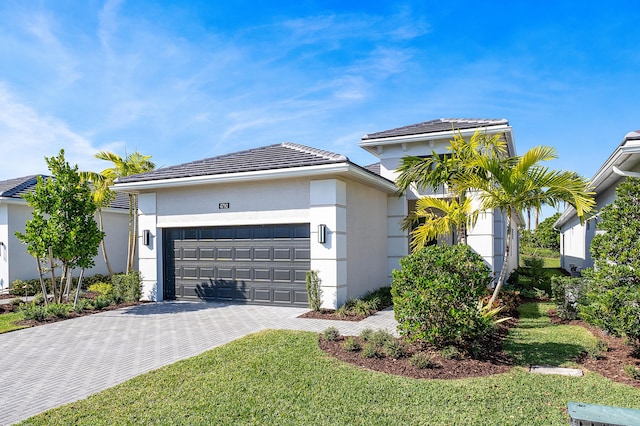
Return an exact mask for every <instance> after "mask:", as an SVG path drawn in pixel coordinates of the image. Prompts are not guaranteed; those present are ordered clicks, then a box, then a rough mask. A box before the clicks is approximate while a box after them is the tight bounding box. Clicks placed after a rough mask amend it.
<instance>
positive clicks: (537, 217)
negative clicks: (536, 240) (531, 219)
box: [536, 207, 540, 229]
mask: <svg viewBox="0 0 640 426" xmlns="http://www.w3.org/2000/svg"><path fill="white" fill-rule="evenodd" d="M538 219H540V209H539V208H537V207H536V229H538Z"/></svg>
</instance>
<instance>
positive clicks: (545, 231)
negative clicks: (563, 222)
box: [533, 213, 560, 250]
mask: <svg viewBox="0 0 640 426" xmlns="http://www.w3.org/2000/svg"><path fill="white" fill-rule="evenodd" d="M559 218H560V213H555V214H554V215H553V216H549V217H548V218H546V219H545V220H543V221H542V222H540V224H539V225H538V226H537V227H536V229H535V231H534V232H533V240H534V243H535V245H536V246H537V247H539V248H546V249H551V250H560V231H558V230H557V229H555V228H554V227H553V224H554V223H556V221H557V220H558V219H559Z"/></svg>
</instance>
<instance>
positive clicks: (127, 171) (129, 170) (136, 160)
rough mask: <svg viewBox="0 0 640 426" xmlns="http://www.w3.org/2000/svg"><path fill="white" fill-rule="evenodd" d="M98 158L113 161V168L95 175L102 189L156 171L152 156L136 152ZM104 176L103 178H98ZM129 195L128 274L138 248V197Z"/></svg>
mask: <svg viewBox="0 0 640 426" xmlns="http://www.w3.org/2000/svg"><path fill="white" fill-rule="evenodd" d="M96 158H98V159H100V160H105V161H111V162H112V163H113V167H110V168H107V169H104V170H103V171H102V172H101V173H100V174H99V175H94V178H95V179H96V180H100V181H103V182H101V183H100V187H101V188H107V189H108V187H109V186H111V185H113V182H114V181H115V180H116V179H117V178H119V177H122V176H131V175H135V174H139V173H144V172H148V171H151V170H153V169H155V167H156V165H155V164H154V163H153V162H151V160H150V159H151V156H150V155H142V154H140V153H139V152H137V151H136V152H134V153H132V154H129V155H127V156H126V157H125V158H122V157H120V156H119V155H117V154H114V153H112V152H107V151H100V152H99V153H97V154H96ZM98 176H102V178H98ZM128 195H129V242H128V244H127V271H126V272H127V273H129V272H131V271H132V270H133V264H134V262H135V258H136V251H137V248H138V238H137V235H138V196H137V195H136V194H128Z"/></svg>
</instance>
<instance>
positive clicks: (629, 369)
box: [624, 365, 640, 380]
mask: <svg viewBox="0 0 640 426" xmlns="http://www.w3.org/2000/svg"><path fill="white" fill-rule="evenodd" d="M624 372H625V373H627V376H629V377H631V378H632V379H634V380H640V368H638V367H636V366H633V365H625V366H624Z"/></svg>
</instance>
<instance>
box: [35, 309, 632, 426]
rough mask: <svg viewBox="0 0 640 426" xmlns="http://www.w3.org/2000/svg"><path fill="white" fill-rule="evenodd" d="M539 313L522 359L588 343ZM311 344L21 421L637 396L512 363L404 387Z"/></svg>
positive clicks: (462, 408)
mask: <svg viewBox="0 0 640 426" xmlns="http://www.w3.org/2000/svg"><path fill="white" fill-rule="evenodd" d="M546 308H548V305H540V304H532V305H525V306H524V307H523V308H522V319H521V323H520V324H521V326H520V327H519V328H517V329H516V330H514V333H512V335H511V336H510V338H509V341H508V342H507V347H508V349H509V350H510V351H511V352H512V353H514V354H515V355H516V356H517V358H518V360H519V362H521V363H523V364H526V363H528V362H536V363H538V362H540V363H551V364H555V365H565V364H567V363H569V362H570V360H571V357H573V356H574V355H575V354H577V353H579V352H580V351H581V350H584V349H585V348H586V347H587V346H588V345H589V344H591V343H592V339H593V338H592V337H590V335H588V333H587V334H585V332H583V331H581V330H578V328H579V327H575V326H555V325H551V324H550V323H549V321H548V318H547V317H546V316H544V312H545V309H546ZM317 339H318V336H317V334H315V333H308V332H299V331H265V332H261V333H258V334H254V335H250V336H247V337H245V338H243V339H240V340H237V341H235V342H232V343H230V344H227V345H225V346H222V347H219V348H217V349H214V350H212V351H209V352H206V353H204V354H202V355H200V356H197V357H194V358H191V359H188V360H185V361H181V362H178V363H176V364H173V365H171V366H168V367H165V368H162V369H159V370H156V371H153V372H151V373H148V374H145V375H143V376H140V377H137V378H135V379H132V380H130V381H128V382H126V383H124V384H122V385H119V386H116V387H114V388H112V389H109V390H106V391H104V392H101V393H98V394H96V395H94V396H91V397H89V398H88V399H86V400H83V401H79V402H77V403H74V404H70V405H67V406H64V407H60V408H57V409H54V410H51V411H48V412H47V413H44V414H42V415H39V416H36V417H33V418H31V419H29V420H27V421H26V422H25V424H42V425H45V424H46V425H68V424H86V425H100V424H102V425H112V424H184V425H192V424H202V425H205V424H206V425H208V424H234V425H236V424H278V425H298V424H300V425H306V424H320V425H322V424H331V425H371V424H391V425H395V424H398V425H411V424H416V425H418V424H419V425H424V424H429V425H438V424H447V425H450V424H465V425H468V424H471V425H474V424H477V425H487V424H492V425H493V424H499V425H522V424H527V425H553V424H557V425H566V424H567V418H566V417H565V416H564V415H563V409H564V408H565V406H566V403H567V401H581V402H587V403H598V404H611V405H619V406H626V407H633V408H640V389H636V388H633V387H630V386H627V385H622V384H617V383H613V382H611V381H609V380H607V379H605V378H603V377H602V376H599V375H597V374H592V373H587V374H586V375H585V376H584V377H562V376H545V375H535V374H530V373H528V372H527V371H526V369H524V368H521V367H515V368H513V369H512V371H511V372H509V373H507V374H502V375H495V376H491V377H484V378H473V379H463V380H453V381H443V380H415V379H409V378H405V377H397V376H390V375H385V374H382V373H377V372H371V371H365V370H362V369H359V368H357V367H354V366H352V365H349V364H345V363H342V362H340V361H337V360H335V359H332V358H330V357H329V356H327V355H325V354H324V353H323V352H322V351H321V350H320V349H319V348H318V344H317ZM547 352H549V354H547ZM51 386H52V390H54V389H55V383H52V384H51Z"/></svg>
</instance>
